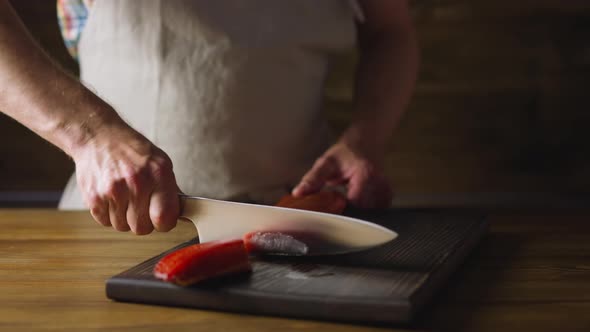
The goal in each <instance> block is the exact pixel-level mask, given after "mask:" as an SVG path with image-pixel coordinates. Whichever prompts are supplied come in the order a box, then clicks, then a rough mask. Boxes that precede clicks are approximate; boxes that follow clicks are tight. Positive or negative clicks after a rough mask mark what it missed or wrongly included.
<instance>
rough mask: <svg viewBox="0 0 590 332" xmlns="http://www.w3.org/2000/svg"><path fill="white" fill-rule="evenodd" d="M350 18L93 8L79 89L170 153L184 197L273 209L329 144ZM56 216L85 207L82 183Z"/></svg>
mask: <svg viewBox="0 0 590 332" xmlns="http://www.w3.org/2000/svg"><path fill="white" fill-rule="evenodd" d="M354 15H355V13H354V10H353V7H352V6H351V4H350V1H345V0H321V1H318V0H216V1H211V0H143V1H118V0H98V1H95V2H94V4H93V6H92V10H91V11H90V15H89V17H88V21H87V23H86V26H85V28H84V31H83V33H82V35H81V38H80V41H79V45H78V51H79V61H80V71H81V79H82V81H83V82H84V83H85V84H86V85H87V86H88V87H89V88H90V89H92V90H93V91H95V92H96V93H97V94H98V95H99V96H101V97H102V98H104V99H105V100H106V101H107V102H109V103H110V104H111V105H112V106H113V107H114V108H115V109H116V110H117V111H118V112H119V114H121V116H122V117H123V118H124V119H125V120H126V121H128V123H129V124H130V125H131V126H132V127H134V128H136V129H137V130H138V131H140V132H141V133H143V134H144V135H145V136H147V137H148V138H149V139H150V140H152V141H153V142H154V143H155V144H156V145H157V146H159V147H160V148H162V149H163V150H164V151H165V152H166V153H168V155H169V156H170V157H171V159H172V161H173V164H174V172H175V175H176V179H177V182H178V184H179V186H180V188H181V190H182V191H183V192H185V193H186V194H191V195H198V196H205V197H211V198H220V199H237V200H253V201H262V202H265V201H266V202H269V201H272V200H273V199H276V198H277V197H278V196H279V195H282V194H284V193H285V192H286V190H287V188H288V187H289V186H291V185H293V184H295V183H296V182H297V181H298V180H299V179H300V177H301V176H302V175H303V174H304V173H305V171H307V170H308V169H309V167H311V165H312V163H313V161H314V160H315V158H317V157H318V155H319V154H321V152H323V150H324V149H325V148H326V147H327V145H328V144H329V141H330V135H329V130H328V127H327V124H326V122H325V120H324V119H323V117H322V113H321V112H320V106H321V105H320V103H321V99H322V93H323V83H324V78H325V75H326V72H327V69H328V60H329V57H330V56H331V55H332V54H334V53H336V52H340V51H342V50H346V49H349V48H350V47H352V46H353V44H354V40H355V33H354V31H355V27H354ZM60 206H61V207H62V208H84V204H83V202H82V198H81V194H80V193H79V192H78V189H77V188H76V184H75V177H72V179H71V180H70V183H69V184H68V187H67V188H66V192H65V194H64V197H63V198H62V202H61V204H60Z"/></svg>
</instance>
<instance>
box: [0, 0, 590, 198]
mask: <svg viewBox="0 0 590 332" xmlns="http://www.w3.org/2000/svg"><path fill="white" fill-rule="evenodd" d="M13 2H14V4H15V7H17V9H18V10H19V12H20V13H21V14H22V15H23V18H24V19H25V21H26V23H27V25H28V26H29V27H30V28H31V30H32V31H33V34H34V35H35V37H36V38H37V39H39V40H40V41H41V43H42V44H43V45H44V46H45V47H46V48H47V49H48V50H49V51H50V53H52V54H53V55H54V56H55V57H56V58H57V59H58V60H59V61H60V62H61V63H64V64H65V65H66V67H67V68H69V69H70V70H74V68H75V66H73V62H72V61H71V60H70V59H69V58H68V56H67V54H66V52H65V49H64V47H63V45H62V43H61V39H60V37H59V33H58V30H57V23H56V20H55V8H54V2H53V1H44V0H28V1H13ZM413 8H414V12H415V20H416V26H417V28H418V32H419V38H420V44H421V49H422V67H421V73H420V79H419V82H418V86H417V92H416V95H415V97H414V99H413V102H412V104H411V106H410V110H409V113H408V114H407V116H406V117H405V119H404V121H403V123H402V125H401V127H400V128H399V130H398V132H397V133H396V135H395V137H394V140H393V141H392V144H391V150H390V152H389V154H388V161H389V166H388V173H389V174H390V175H391V176H392V177H393V179H394V180H395V183H396V186H397V189H398V192H399V193H400V194H405V193H461V192H490V191H507V192H556V191H559V192H587V191H588V190H587V189H586V187H587V186H588V184H590V154H589V152H590V139H589V138H590V135H588V132H590V114H589V112H588V111H587V109H588V106H589V104H590V103H589V102H588V100H587V98H586V96H587V94H588V92H587V90H588V87H587V86H588V84H587V83H588V82H589V81H590V79H589V78H588V77H590V43H589V42H588V41H589V40H590V2H587V1H582V0H569V1H559V0H537V1H533V0H526V1H495V0H479V1H473V0H424V1H414V2H413ZM353 63H354V55H352V54H351V55H350V56H346V57H343V58H342V59H341V61H340V63H339V66H337V67H336V70H335V72H334V74H333V75H332V77H331V79H330V80H329V87H328V90H327V96H328V98H327V102H326V105H327V109H328V114H329V117H330V119H331V120H332V122H333V123H334V125H335V127H336V128H339V129H341V128H343V127H344V126H345V125H346V123H347V121H348V119H349V117H350V88H349V87H348V86H349V84H350V77H351V73H352V70H351V68H352V65H353ZM0 132H2V135H3V138H4V139H2V140H1V141H0V155H2V159H1V160H0V191H3V190H4V191H5V190H60V189H61V188H62V186H63V184H64V183H65V181H66V179H67V176H68V175H69V173H70V172H71V171H72V164H71V162H70V161H68V159H67V158H66V157H65V156H64V155H63V154H62V153H60V152H59V151H57V150H56V149H55V148H53V147H52V146H50V145H49V144H47V143H45V142H43V141H42V140H41V139H39V138H37V137H36V136H34V135H33V134H31V133H30V132H28V131H27V130H26V129H24V128H22V127H21V126H20V125H18V124H15V123H14V122H13V121H11V120H7V119H6V118H5V117H2V118H0Z"/></svg>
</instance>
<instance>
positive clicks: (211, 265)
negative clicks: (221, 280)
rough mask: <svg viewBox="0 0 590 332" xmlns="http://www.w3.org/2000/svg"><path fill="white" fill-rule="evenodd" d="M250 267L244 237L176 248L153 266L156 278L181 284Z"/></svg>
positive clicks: (247, 269)
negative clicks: (242, 238)
mask: <svg viewBox="0 0 590 332" xmlns="http://www.w3.org/2000/svg"><path fill="white" fill-rule="evenodd" d="M249 271H252V267H251V265H250V261H249V258H248V252H247V251H246V247H245V246H244V241H242V240H241V239H237V240H222V241H212V242H207V243H199V244H194V245H190V246H188V247H184V248H182V249H179V250H176V251H174V252H172V253H170V254H168V255H166V256H165V257H164V258H162V259H161V260H160V261H159V262H158V263H157V264H156V267H155V268H154V275H155V277H156V278H158V279H162V280H164V281H168V282H172V283H175V284H177V285H181V286H188V285H192V284H194V283H197V282H200V281H203V280H206V279H211V278H215V277H219V276H223V275H228V274H234V273H242V272H249Z"/></svg>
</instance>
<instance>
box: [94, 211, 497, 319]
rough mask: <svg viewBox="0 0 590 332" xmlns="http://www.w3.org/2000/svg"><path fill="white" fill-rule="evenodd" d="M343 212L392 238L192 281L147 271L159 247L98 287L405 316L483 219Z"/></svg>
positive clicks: (135, 296) (185, 300)
mask: <svg viewBox="0 0 590 332" xmlns="http://www.w3.org/2000/svg"><path fill="white" fill-rule="evenodd" d="M348 214H349V215H351V216H353V217H357V218H362V219H365V220H370V221H373V222H376V223H378V224H381V225H383V226H385V227H388V228H391V229H393V230H395V231H396V232H398V234H399V237H398V238H397V239H396V240H394V241H392V242H390V243H387V244H385V245H383V246H380V247H377V248H373V249H369V250H366V251H363V252H358V253H354V254H345V255H336V256H327V257H266V258H257V259H255V260H254V261H253V272H252V273H251V274H250V275H242V276H239V277H235V276H233V277H227V278H223V279H219V280H213V281H208V282H205V283H202V284H199V285H195V286H192V287H179V286H175V285H172V284H169V283H165V282H162V281H159V280H157V279H155V278H154V277H153V276H152V270H153V268H154V265H155V263H156V262H157V261H158V260H159V259H160V258H161V257H162V256H163V255H165V254H166V252H165V253H162V254H161V255H159V256H156V257H153V258H151V259H148V260H147V261H145V262H143V263H141V264H139V265H137V266H135V267H133V268H131V269H129V270H127V271H124V272H122V273H121V274H119V275H116V276H114V277H112V278H110V279H109V280H108V281H107V283H106V293H107V296H108V297H109V298H111V299H114V300H118V301H126V302H136V303H147V304H155V305H167V306H182V307H191V308H199V309H211V310H222V311H232V312H240V313H250V314H261V315H277V316H285V317H296V318H308V319H321V320H333V321H347V322H373V323H402V322H408V321H410V320H411V319H412V317H413V316H414V314H415V313H416V312H417V311H418V310H420V308H421V307H423V306H424V305H425V304H426V303H427V302H428V301H429V300H430V299H431V297H432V296H433V295H434V294H435V292H436V291H437V290H438V289H439V288H440V287H441V286H443V285H444V282H445V280H447V279H448V277H449V276H450V275H451V273H452V272H453V271H454V270H455V269H456V267H457V266H458V265H459V264H460V263H461V262H462V261H463V259H464V258H465V256H466V255H467V254H468V253H469V252H470V250H471V249H472V248H473V247H474V246H475V245H476V244H477V242H478V241H479V240H480V239H481V238H482V236H483V235H484V234H485V231H486V229H487V222H486V219H485V218H484V217H483V216H482V215H478V214H465V213H458V212H450V211H400V210H388V211H380V212H374V213H371V214H367V213H358V212H354V211H353V212H350V213H348ZM351 236H354V234H351ZM197 242H198V239H194V240H192V241H189V242H186V243H183V244H181V245H179V246H177V247H176V248H172V249H171V250H170V251H172V250H175V249H178V248H181V247H183V246H187V245H190V244H193V243H197Z"/></svg>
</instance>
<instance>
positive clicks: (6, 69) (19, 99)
mask: <svg viewBox="0 0 590 332" xmlns="http://www.w3.org/2000/svg"><path fill="white" fill-rule="evenodd" d="M0 49H1V50H2V52H0V111H2V112H3V113H5V114H7V115H8V116H10V117H12V118H14V119H15V120H17V121H19V122H20V123H22V124H23V125H25V126H26V127H28V128H29V129H31V130H33V131H34V132H35V133H37V134H38V135H40V136H41V137H43V138H44V139H46V140H48V141H49V142H51V143H53V144H55V145H56V146H58V147H59V148H60V149H62V150H63V151H64V152H66V153H67V154H69V155H72V154H73V153H74V152H75V151H76V149H78V148H79V147H80V146H82V145H84V143H85V142H87V141H89V140H90V139H91V138H92V137H93V136H95V135H96V132H97V131H98V130H100V128H101V127H102V126H103V125H105V124H116V125H120V124H121V123H122V120H120V118H119V117H118V116H117V114H116V112H115V111H114V110H113V109H112V108H111V107H109V105H107V104H106V103H104V102H103V101H102V100H100V98H98V97H97V96H95V95H94V94H93V93H92V92H91V91H89V90H88V89H86V88H85V87H84V86H83V85H82V84H81V83H80V82H79V81H78V80H77V79H76V78H74V77H71V76H70V75H68V74H67V73H65V72H64V71H63V70H61V69H60V68H59V66H57V65H56V64H55V63H53V62H52V61H51V60H50V58H49V57H48V56H47V55H46V54H45V53H44V52H43V51H42V50H41V48H40V47H38V46H37V44H36V43H35V42H34V41H33V39H32V38H31V37H30V35H29V34H28V32H27V31H26V29H25V27H24V26H23V24H22V23H21V21H20V20H19V19H18V17H17V15H16V14H15V13H14V11H13V10H12V8H11V7H10V5H9V4H8V3H7V1H5V0H0Z"/></svg>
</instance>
